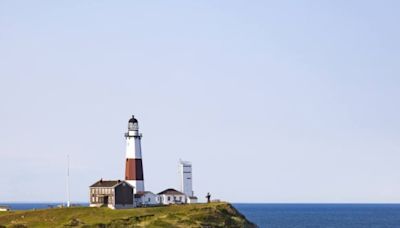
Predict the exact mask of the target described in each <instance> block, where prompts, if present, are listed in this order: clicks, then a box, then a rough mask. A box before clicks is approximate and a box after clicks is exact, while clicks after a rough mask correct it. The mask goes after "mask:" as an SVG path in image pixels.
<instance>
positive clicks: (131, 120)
mask: <svg viewBox="0 0 400 228" xmlns="http://www.w3.org/2000/svg"><path fill="white" fill-rule="evenodd" d="M137 122H138V121H137V119H135V116H134V115H132V118H131V119H130V120H129V123H137Z"/></svg>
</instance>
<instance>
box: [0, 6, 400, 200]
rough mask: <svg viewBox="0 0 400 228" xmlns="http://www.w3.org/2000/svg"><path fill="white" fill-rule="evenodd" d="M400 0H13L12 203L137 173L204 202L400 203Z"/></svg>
mask: <svg viewBox="0 0 400 228" xmlns="http://www.w3.org/2000/svg"><path fill="white" fill-rule="evenodd" d="M399 10H400V2H399V1H364V0H363V1H361V0H360V1H348V0H346V1H345V0H343V1H340V0H339V1H297V0H296V1H295V0H293V1H213V0H209V1H69V0H68V1H12V0H9V1H0V104H1V109H0V201H62V200H65V198H66V197H65V195H66V193H65V183H66V181H65V180H66V178H65V176H66V156H67V154H70V156H71V191H72V193H71V197H72V199H73V200H74V201H87V200H88V186H89V185H90V184H92V183H93V182H95V181H96V180H98V179H100V178H101V177H103V178H106V179H118V178H123V176H124V157H125V140H124V137H123V134H124V132H125V131H126V128H127V121H128V119H129V118H130V115H131V114H135V116H136V117H137V118H138V119H139V122H140V127H141V130H142V133H143V135H144V137H143V141H142V147H143V159H144V174H145V184H146V188H147V190H152V191H154V192H159V191H161V190H163V189H165V188H167V187H177V186H178V176H177V170H178V167H177V164H178V159H179V158H182V159H184V160H189V161H191V162H192V163H193V168H194V190H195V193H196V194H197V195H198V196H199V197H200V198H201V199H202V200H204V196H205V194H206V193H207V192H208V191H209V192H211V194H212V195H213V197H216V198H221V199H224V200H229V201H232V202H400V166H399V162H400V134H399V132H400V131H399V130H400V121H399V120H400V105H399V98H400V68H399V67H400V64H399V62H400V30H399V25H398V24H399V21H400V14H399V13H398V12H399Z"/></svg>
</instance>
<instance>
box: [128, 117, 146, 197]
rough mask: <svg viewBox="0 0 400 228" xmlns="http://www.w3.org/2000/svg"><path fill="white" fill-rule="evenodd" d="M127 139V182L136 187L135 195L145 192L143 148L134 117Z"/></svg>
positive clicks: (131, 120)
mask: <svg viewBox="0 0 400 228" xmlns="http://www.w3.org/2000/svg"><path fill="white" fill-rule="evenodd" d="M125 138H126V166H125V180H126V181H127V182H128V183H129V184H130V185H132V186H133V187H134V193H135V194H136V193H137V192H144V180H143V162H142V146H141V143H140V140H141V138H142V134H140V133H139V124H138V121H137V119H135V117H134V116H132V118H131V119H130V120H129V122H128V132H127V133H125Z"/></svg>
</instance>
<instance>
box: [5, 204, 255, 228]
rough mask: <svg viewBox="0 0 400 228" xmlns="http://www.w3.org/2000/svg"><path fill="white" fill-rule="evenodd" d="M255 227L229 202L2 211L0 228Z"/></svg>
mask: <svg viewBox="0 0 400 228" xmlns="http://www.w3.org/2000/svg"><path fill="white" fill-rule="evenodd" d="M2 226H3V227H256V226H255V225H254V224H252V223H251V222H249V221H248V220H246V218H245V217H244V216H243V215H241V214H240V213H239V212H238V211H237V210H236V209H235V208H233V207H232V205H230V204H228V203H211V204H192V205H171V206H165V207H152V208H134V209H124V210H111V209H108V208H89V207H75V208H55V209H45V210H30V211H12V212H2V213H0V227H2Z"/></svg>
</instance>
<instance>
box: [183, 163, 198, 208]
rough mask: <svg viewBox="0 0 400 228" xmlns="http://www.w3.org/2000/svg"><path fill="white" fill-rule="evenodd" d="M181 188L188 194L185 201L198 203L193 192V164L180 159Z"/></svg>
mask: <svg viewBox="0 0 400 228" xmlns="http://www.w3.org/2000/svg"><path fill="white" fill-rule="evenodd" d="M179 178H180V190H181V192H183V193H184V194H185V195H186V199H185V203H197V197H195V196H194V192H193V178H192V164H191V163H190V162H187V161H182V160H180V161H179Z"/></svg>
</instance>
